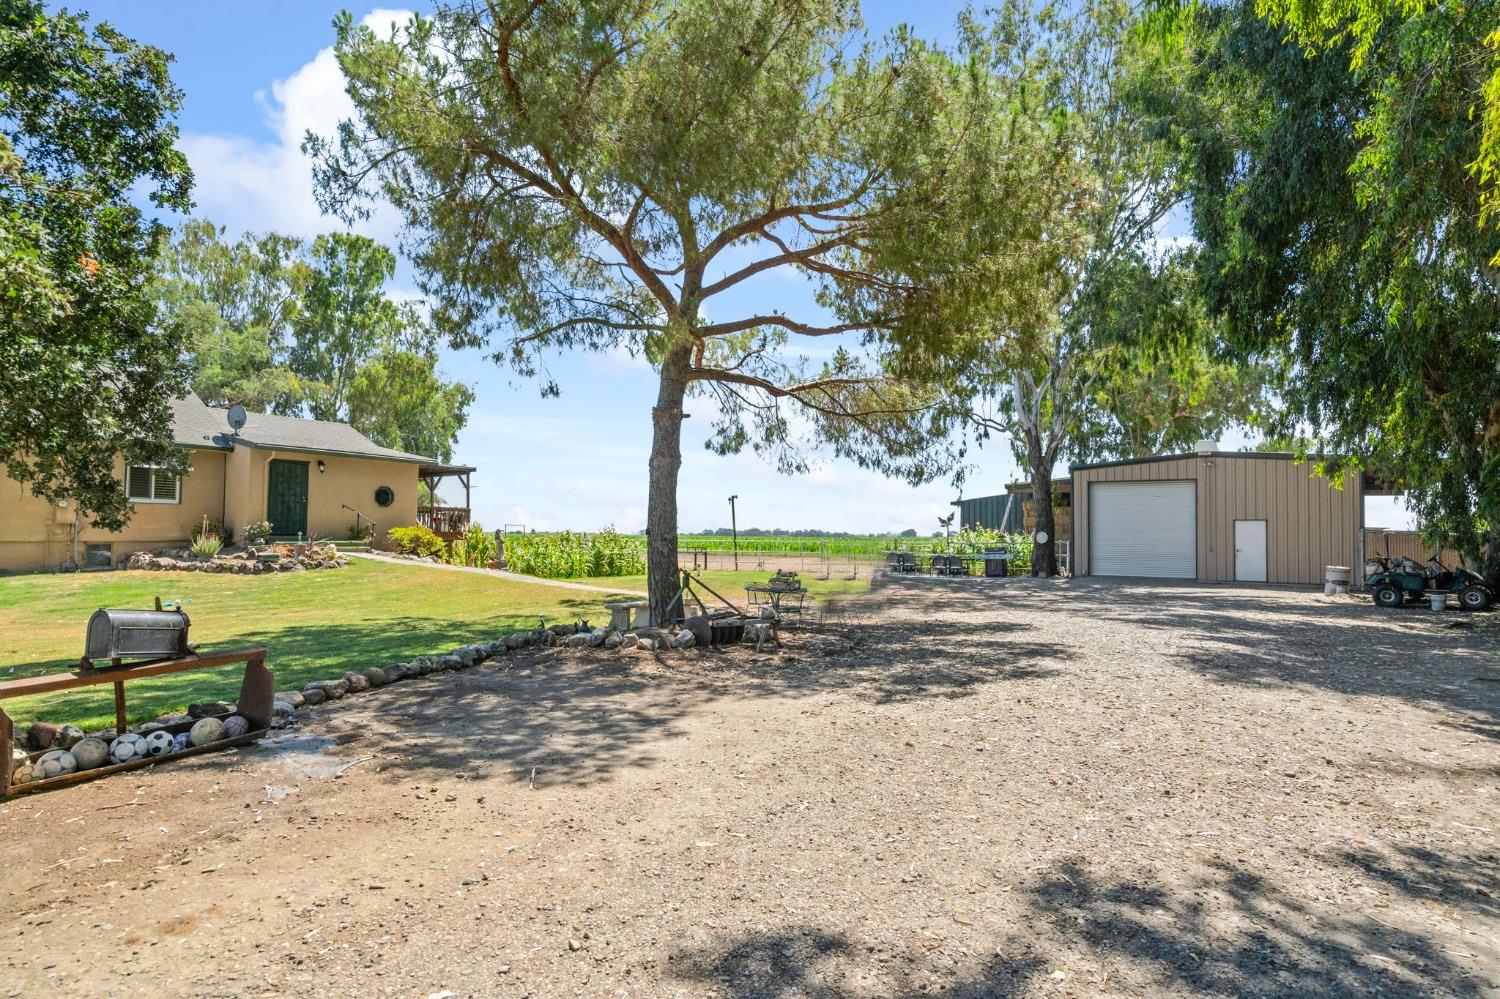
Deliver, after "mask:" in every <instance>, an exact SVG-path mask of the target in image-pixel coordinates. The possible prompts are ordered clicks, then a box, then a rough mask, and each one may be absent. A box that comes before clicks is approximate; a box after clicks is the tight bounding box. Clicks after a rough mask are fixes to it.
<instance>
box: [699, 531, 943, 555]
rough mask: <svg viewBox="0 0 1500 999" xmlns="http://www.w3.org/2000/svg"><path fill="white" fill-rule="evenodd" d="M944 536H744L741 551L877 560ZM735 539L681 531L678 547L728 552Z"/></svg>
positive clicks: (920, 548)
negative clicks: (887, 553) (890, 553)
mask: <svg viewBox="0 0 1500 999" xmlns="http://www.w3.org/2000/svg"><path fill="white" fill-rule="evenodd" d="M941 540H942V539H941V538H901V537H894V536H891V535H860V536H855V537H847V538H804V537H797V536H794V535H790V534H773V535H750V536H746V535H741V536H740V541H739V548H740V551H742V552H747V551H756V552H773V553H776V554H779V555H829V556H836V557H849V556H854V557H861V558H874V559H878V558H881V557H883V556H884V555H885V553H886V552H894V551H900V552H923V551H927V550H928V549H930V548H931V547H932V546H933V544H935V543H936V542H939V541H941ZM733 545H734V541H733V539H732V538H726V537H723V536H722V535H718V534H680V535H678V536H677V547H678V548H680V549H684V550H685V549H692V548H697V549H699V550H702V551H710V552H727V551H730V550H732V548H733Z"/></svg>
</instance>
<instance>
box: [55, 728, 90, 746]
mask: <svg viewBox="0 0 1500 999" xmlns="http://www.w3.org/2000/svg"><path fill="white" fill-rule="evenodd" d="M82 739H83V729H81V728H79V727H78V726H77V725H64V726H63V727H62V728H60V729H58V730H57V740H56V741H55V742H53V743H52V745H53V746H55V747H57V748H58V749H72V748H73V747H74V746H75V745H77V744H78V743H79V742H80V741H81V740H82Z"/></svg>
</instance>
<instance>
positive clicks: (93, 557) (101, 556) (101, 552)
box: [83, 544, 115, 569]
mask: <svg viewBox="0 0 1500 999" xmlns="http://www.w3.org/2000/svg"><path fill="white" fill-rule="evenodd" d="M83 567H84V568H85V569H113V568H114V567H115V546H114V545H112V544H89V545H84V546H83Z"/></svg>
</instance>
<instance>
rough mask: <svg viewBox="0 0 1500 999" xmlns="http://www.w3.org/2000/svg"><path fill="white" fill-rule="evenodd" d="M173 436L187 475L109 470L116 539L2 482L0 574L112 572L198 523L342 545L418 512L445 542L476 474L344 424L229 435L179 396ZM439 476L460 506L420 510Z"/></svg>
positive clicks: (206, 411) (62, 505)
mask: <svg viewBox="0 0 1500 999" xmlns="http://www.w3.org/2000/svg"><path fill="white" fill-rule="evenodd" d="M172 438H173V440H174V441H175V443H176V444H177V446H178V447H181V448H182V449H183V450H185V451H186V452H187V459H188V463H189V465H190V470H189V472H188V473H187V474H185V475H182V476H177V475H173V474H171V473H169V472H167V471H165V470H163V469H158V468H153V467H151V466H149V465H132V466H130V467H128V468H127V467H125V463H124V461H123V459H121V460H119V461H118V462H117V465H116V468H115V474H116V476H117V478H118V479H119V480H120V482H121V483H122V487H123V488H124V489H125V490H126V494H127V496H128V498H129V499H130V502H131V504H132V506H133V508H134V515H133V516H132V517H131V519H130V523H129V524H127V525H126V526H125V528H124V529H123V530H121V531H118V532H110V531H105V530H101V529H98V528H94V527H90V526H89V517H88V514H87V513H86V512H84V511H82V510H80V509H79V508H78V504H77V503H75V502H73V501H71V500H62V501H59V502H58V503H56V504H52V503H49V502H47V501H46V500H43V499H40V498H38V497H36V496H34V495H32V493H31V490H30V488H29V487H28V486H26V485H24V484H22V483H20V482H17V481H15V480H14V479H11V478H9V477H7V476H5V475H4V474H3V473H0V570H4V571H8V572H35V571H50V570H56V569H69V568H85V569H96V568H97V569H103V568H111V567H113V566H116V565H118V564H120V563H121V562H122V561H124V560H125V559H126V558H127V557H129V556H130V555H131V554H132V553H134V552H138V551H149V550H152V549H156V548H161V547H165V546H172V545H181V544H184V543H185V542H187V540H188V539H189V538H190V537H191V535H192V532H193V529H194V527H196V526H198V525H201V524H202V523H203V520H204V518H205V517H206V518H208V520H209V521H210V522H211V523H218V524H223V525H224V527H225V529H226V530H227V531H228V533H229V534H230V535H231V536H232V537H238V536H239V535H240V532H242V531H243V529H244V527H245V526H246V525H247V524H253V523H258V522H260V521H269V522H270V524H271V533H272V536H273V537H277V538H299V537H308V536H316V537H321V538H330V539H342V538H345V537H347V536H348V535H349V532H350V529H351V527H354V526H356V525H360V526H363V527H366V528H368V527H372V526H373V527H374V528H375V530H376V531H378V532H382V533H383V532H384V531H385V530H387V529H389V528H392V527H401V526H408V525H411V524H416V523H419V522H423V520H424V514H425V519H426V520H427V521H440V526H442V527H443V528H444V529H445V532H446V533H449V534H450V535H452V534H453V533H455V532H458V531H462V529H463V528H464V527H466V526H467V525H468V518H469V511H468V507H467V500H468V477H469V473H470V472H472V471H474V469H472V468H470V467H468V466H460V465H442V464H438V463H437V462H434V461H433V460H432V459H431V458H425V457H423V456H421V455H416V454H408V453H407V452H405V451H396V450H393V449H391V448H387V447H381V446H380V445H378V444H376V443H374V442H373V441H371V440H370V439H369V438H368V437H366V436H365V435H364V434H361V433H360V432H359V431H358V430H355V429H354V428H353V427H351V426H349V425H348V424H347V423H332V422H326V421H321V420H304V419H299V418H297V417H292V416H272V415H269V414H263V413H251V414H248V415H247V419H246V421H245V423H244V425H243V426H242V427H240V428H239V429H238V430H235V429H233V428H232V427H231V426H230V424H229V411H228V410H224V409H216V408H214V407H211V406H206V405H204V403H203V402H202V400H200V399H199V398H198V397H197V396H195V395H189V396H188V397H187V398H184V399H178V400H175V401H174V402H173V403H172ZM447 476H454V477H458V478H459V479H460V480H461V481H462V482H463V483H464V494H465V506H464V507H443V508H439V509H438V510H436V511H435V510H434V509H433V508H431V507H430V506H424V507H422V508H420V509H419V506H418V498H419V489H418V483H419V482H425V483H427V484H428V485H429V487H433V486H435V485H436V484H437V483H438V482H439V481H440V480H441V479H443V478H444V477H447ZM429 495H436V493H435V492H431V493H429Z"/></svg>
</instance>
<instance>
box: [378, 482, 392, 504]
mask: <svg viewBox="0 0 1500 999" xmlns="http://www.w3.org/2000/svg"><path fill="white" fill-rule="evenodd" d="M375 502H376V503H378V504H379V505H381V506H390V505H391V504H392V503H394V502H396V492H395V490H393V489H392V488H391V487H390V486H381V487H380V488H379V489H377V490H375Z"/></svg>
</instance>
